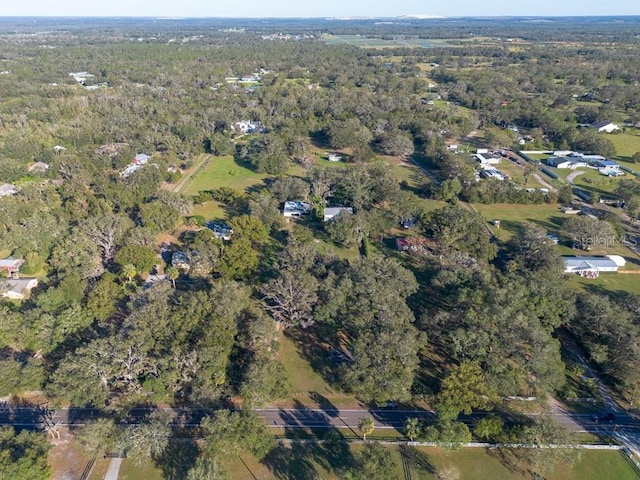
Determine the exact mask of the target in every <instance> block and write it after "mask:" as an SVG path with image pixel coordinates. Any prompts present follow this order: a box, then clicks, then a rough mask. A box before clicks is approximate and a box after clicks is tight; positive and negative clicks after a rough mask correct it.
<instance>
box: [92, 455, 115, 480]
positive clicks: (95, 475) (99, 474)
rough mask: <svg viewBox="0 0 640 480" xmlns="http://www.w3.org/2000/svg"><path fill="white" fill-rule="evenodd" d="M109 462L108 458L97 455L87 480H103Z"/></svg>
mask: <svg viewBox="0 0 640 480" xmlns="http://www.w3.org/2000/svg"><path fill="white" fill-rule="evenodd" d="M110 462H111V459H110V458H107V459H104V458H102V457H101V456H99V457H98V458H97V459H96V463H95V464H94V465H93V470H91V475H89V479H88V480H104V477H105V475H106V474H107V470H109V463H110Z"/></svg>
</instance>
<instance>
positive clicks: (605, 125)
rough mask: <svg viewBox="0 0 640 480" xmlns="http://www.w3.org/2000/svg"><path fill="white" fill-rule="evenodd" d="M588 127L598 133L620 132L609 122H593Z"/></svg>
mask: <svg viewBox="0 0 640 480" xmlns="http://www.w3.org/2000/svg"><path fill="white" fill-rule="evenodd" d="M590 126H591V128H595V129H596V130H597V131H598V132H603V133H612V132H615V131H617V130H620V127H619V126H618V125H616V124H615V123H611V122H595V123H592V124H591V125H590Z"/></svg>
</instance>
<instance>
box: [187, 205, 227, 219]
mask: <svg viewBox="0 0 640 480" xmlns="http://www.w3.org/2000/svg"><path fill="white" fill-rule="evenodd" d="M191 215H202V216H203V217H204V218H206V219H207V220H213V219H223V218H226V216H227V214H226V213H225V211H224V208H222V204H221V203H219V202H215V201H211V202H205V203H202V204H199V205H194V206H193V211H192V212H191Z"/></svg>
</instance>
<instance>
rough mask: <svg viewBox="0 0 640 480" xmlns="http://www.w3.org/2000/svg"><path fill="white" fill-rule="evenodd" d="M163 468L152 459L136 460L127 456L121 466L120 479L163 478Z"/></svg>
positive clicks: (154, 479)
mask: <svg viewBox="0 0 640 480" xmlns="http://www.w3.org/2000/svg"><path fill="white" fill-rule="evenodd" d="M163 478H164V477H163V475H162V470H160V469H159V468H158V467H156V466H155V465H154V464H153V462H152V461H150V460H142V461H137V462H136V461H134V460H132V459H130V458H125V459H124V460H123V461H122V465H121V466H120V474H119V475H118V480H141V479H144V480H162V479H163Z"/></svg>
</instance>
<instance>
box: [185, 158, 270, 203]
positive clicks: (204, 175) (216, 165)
mask: <svg viewBox="0 0 640 480" xmlns="http://www.w3.org/2000/svg"><path fill="white" fill-rule="evenodd" d="M267 177H268V175H266V174H262V173H256V172H254V171H253V170H251V169H249V168H247V167H246V166H244V165H240V164H239V163H237V162H236V161H235V160H234V158H233V157H232V156H223V157H211V159H210V160H209V162H208V163H207V164H206V165H205V166H204V167H202V169H201V170H200V171H199V172H197V173H196V174H195V175H194V176H193V178H191V180H190V181H189V182H188V183H187V185H185V187H184V189H183V190H182V193H184V194H185V195H195V194H196V193H198V192H199V191H201V190H211V189H215V188H220V187H228V188H233V189H234V190H238V191H240V192H246V191H247V190H249V189H251V188H252V187H255V186H258V185H262V182H263V180H264V179H265V178H267Z"/></svg>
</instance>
